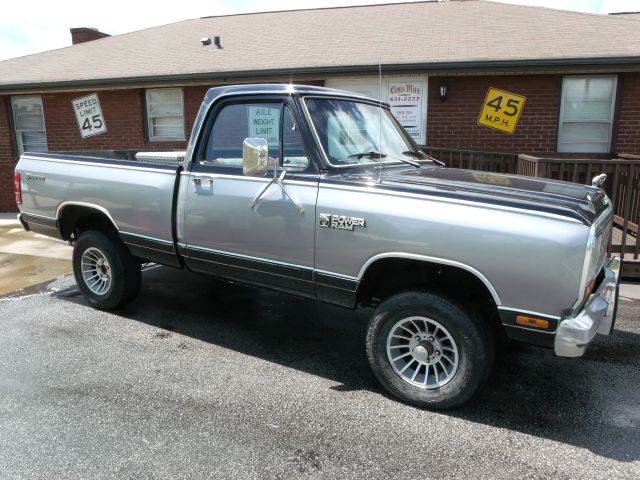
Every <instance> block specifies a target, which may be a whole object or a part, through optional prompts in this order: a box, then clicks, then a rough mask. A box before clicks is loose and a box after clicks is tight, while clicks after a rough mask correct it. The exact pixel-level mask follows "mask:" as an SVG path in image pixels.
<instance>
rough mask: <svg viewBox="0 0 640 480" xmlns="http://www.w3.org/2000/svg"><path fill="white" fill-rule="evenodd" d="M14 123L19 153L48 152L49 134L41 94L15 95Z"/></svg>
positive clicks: (12, 101)
mask: <svg viewBox="0 0 640 480" xmlns="http://www.w3.org/2000/svg"><path fill="white" fill-rule="evenodd" d="M11 104H12V106H13V123H14V125H15V130H16V143H17V144H18V153H19V154H20V155H22V154H23V153H24V152H46V151H47V134H46V132H45V128H44V111H43V109H42V98H41V97H40V96H29V97H26V96H25V97H13V98H12V99H11Z"/></svg>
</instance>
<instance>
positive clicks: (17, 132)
mask: <svg viewBox="0 0 640 480" xmlns="http://www.w3.org/2000/svg"><path fill="white" fill-rule="evenodd" d="M29 98H31V99H34V100H36V103H39V104H40V107H41V111H42V130H25V129H22V128H18V122H17V120H16V105H15V102H16V100H25V99H29ZM11 114H12V115H13V127H14V132H15V138H16V146H17V147H18V155H22V154H23V153H24V144H23V142H22V132H42V133H44V144H45V151H48V150H49V143H48V142H47V125H46V122H45V118H44V106H43V104H42V96H41V95H18V96H13V97H11Z"/></svg>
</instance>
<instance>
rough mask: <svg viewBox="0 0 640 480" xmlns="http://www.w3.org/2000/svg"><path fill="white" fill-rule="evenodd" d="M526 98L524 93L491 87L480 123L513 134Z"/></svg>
mask: <svg viewBox="0 0 640 480" xmlns="http://www.w3.org/2000/svg"><path fill="white" fill-rule="evenodd" d="M526 100H527V98H526V97H523V96H522V95H517V94H515V93H511V92H507V91H505V90H500V89H498V88H493V87H492V88H489V90H487V96H486V97H485V99H484V103H483V104H482V110H481V111H480V116H479V117H478V125H483V126H485V127H489V128H493V129H494V130H498V131H500V132H504V133H510V134H513V132H515V131H516V126H517V125H518V120H520V115H521V114H522V109H523V108H524V102H525V101H526Z"/></svg>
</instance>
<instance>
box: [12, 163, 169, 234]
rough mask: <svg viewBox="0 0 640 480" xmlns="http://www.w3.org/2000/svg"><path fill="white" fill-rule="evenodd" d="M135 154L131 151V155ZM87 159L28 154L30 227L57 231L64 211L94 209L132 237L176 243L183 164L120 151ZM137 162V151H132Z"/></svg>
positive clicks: (25, 179) (21, 169) (25, 201)
mask: <svg viewBox="0 0 640 480" xmlns="http://www.w3.org/2000/svg"><path fill="white" fill-rule="evenodd" d="M128 152H131V151H128ZM99 154H100V152H90V154H87V153H84V154H83V155H68V154H52V153H38V154H35V153H26V154H24V155H22V157H21V159H20V162H19V164H18V166H17V169H16V171H17V172H18V173H20V174H21V183H22V206H21V211H22V213H23V215H24V216H25V217H28V218H29V223H30V224H32V225H34V226H35V228H34V230H35V229H37V228H38V226H42V227H46V226H49V227H51V226H52V225H51V224H52V223H53V227H56V225H57V222H58V221H59V220H60V218H61V217H62V214H63V212H64V209H65V208H67V207H69V206H72V205H75V206H94V207H99V208H98V209H99V210H102V211H104V210H106V211H108V216H109V217H110V219H111V221H112V222H113V223H114V224H115V226H116V228H117V229H118V230H119V231H120V232H121V234H123V236H128V237H131V238H136V237H139V238H140V239H141V241H142V240H144V238H145V237H153V238H154V239H155V240H158V241H160V242H166V243H167V245H169V244H170V245H173V223H172V221H173V217H174V190H175V187H176V178H177V174H178V172H179V171H180V169H181V168H182V167H181V166H179V165H178V163H177V162H175V161H174V162H171V161H167V162H166V163H161V162H158V161H151V162H144V161H139V160H129V159H116V158H115V157H116V156H117V152H104V156H102V157H101V156H98V155H99ZM129 156H130V158H135V153H129Z"/></svg>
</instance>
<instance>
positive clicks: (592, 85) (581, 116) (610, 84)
mask: <svg viewBox="0 0 640 480" xmlns="http://www.w3.org/2000/svg"><path fill="white" fill-rule="evenodd" d="M616 84H617V78H616V77H615V76H607V77H603V76H590V77H565V78H564V80H563V82H562V105H561V107H560V125H559V129H558V151H559V152H579V153H607V152H609V151H610V150H611V126H612V124H613V114H614V106H615V98H616Z"/></svg>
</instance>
